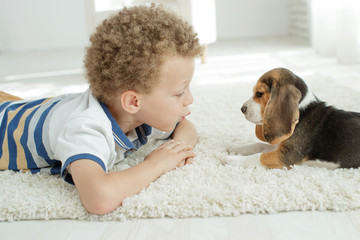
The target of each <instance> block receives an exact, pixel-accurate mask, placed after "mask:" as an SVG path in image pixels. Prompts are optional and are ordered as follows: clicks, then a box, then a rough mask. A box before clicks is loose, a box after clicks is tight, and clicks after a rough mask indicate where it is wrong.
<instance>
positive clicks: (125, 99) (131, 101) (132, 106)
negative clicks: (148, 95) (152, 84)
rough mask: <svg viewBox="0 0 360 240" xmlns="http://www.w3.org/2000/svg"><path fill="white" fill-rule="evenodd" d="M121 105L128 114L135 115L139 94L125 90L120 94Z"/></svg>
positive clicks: (138, 106)
mask: <svg viewBox="0 0 360 240" xmlns="http://www.w3.org/2000/svg"><path fill="white" fill-rule="evenodd" d="M121 105H122V107H123V109H124V110H125V111H127V112H129V113H137V112H138V111H139V109H140V101H139V94H138V93H137V92H135V91H133V90H127V91H125V92H123V93H122V94H121Z"/></svg>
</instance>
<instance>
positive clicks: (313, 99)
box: [299, 90, 319, 110]
mask: <svg viewBox="0 0 360 240" xmlns="http://www.w3.org/2000/svg"><path fill="white" fill-rule="evenodd" d="M317 101H319V100H318V98H317V97H316V96H315V95H314V94H313V92H312V91H310V90H308V91H307V92H306V95H305V97H304V98H303V99H302V100H301V102H300V103H299V109H300V110H302V109H305V108H306V107H307V106H308V105H309V104H310V103H312V102H317Z"/></svg>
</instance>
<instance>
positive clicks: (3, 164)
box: [0, 107, 22, 169]
mask: <svg viewBox="0 0 360 240" xmlns="http://www.w3.org/2000/svg"><path fill="white" fill-rule="evenodd" d="M21 109H22V107H19V108H17V109H16V110H15V111H9V112H8V121H7V125H6V131H5V135H4V142H3V145H2V152H3V155H2V156H1V159H0V169H8V168H9V147H8V126H9V123H10V122H11V120H12V119H13V118H14V117H15V116H16V114H17V113H18V112H19V111H20V110H21Z"/></svg>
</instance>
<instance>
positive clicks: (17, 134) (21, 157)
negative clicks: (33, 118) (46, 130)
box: [14, 103, 42, 170]
mask: <svg viewBox="0 0 360 240" xmlns="http://www.w3.org/2000/svg"><path fill="white" fill-rule="evenodd" d="M41 104H42V103H41ZM38 106H39V105H36V106H34V107H32V108H29V109H27V110H26V111H25V112H24V114H23V116H21V120H20V122H19V125H18V127H17V128H16V129H15V131H14V141H15V144H16V149H17V158H16V164H17V168H18V169H23V170H25V169H28V166H27V161H26V157H25V151H24V148H23V147H22V145H21V143H20V138H21V136H22V135H23V133H24V126H25V120H26V118H27V117H28V116H29V115H30V114H31V113H32V112H33V110H34V109H35V108H37V107H38Z"/></svg>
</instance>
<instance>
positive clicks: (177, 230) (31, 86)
mask: <svg viewBox="0 0 360 240" xmlns="http://www.w3.org/2000/svg"><path fill="white" fill-rule="evenodd" d="M82 58H83V50H82V49H68V50H62V51H51V52H41V53H39V52H32V53H19V54H11V55H8V54H4V55H0V90H4V91H7V92H10V93H13V94H15V95H19V96H22V97H25V98H36V97H43V96H52V95H58V94H61V93H65V92H77V91H81V90H83V89H85V88H86V87H87V84H86V81H85V80H84V76H83V71H82ZM275 65H278V66H282V65H286V66H287V67H289V68H291V69H292V70H294V71H301V72H302V73H303V74H306V73H308V72H309V71H316V72H317V73H318V74H322V75H323V76H324V77H327V78H329V81H330V82H331V83H332V84H338V85H341V86H345V87H348V88H351V89H353V90H357V91H359V92H360V65H359V64H357V65H342V64H339V63H338V62H337V61H336V59H335V58H331V57H321V56H318V55H317V54H316V53H315V52H314V50H313V49H311V48H310V47H309V46H307V45H305V44H301V43H296V42H294V41H291V40H289V39H266V40H264V39H262V40H251V41H250V40H247V41H231V42H218V43H216V44H213V45H210V46H209V53H208V59H207V63H206V64H204V65H200V64H197V69H198V70H197V71H201V69H204V68H212V67H222V68H223V69H224V71H223V72H222V74H221V75H219V81H220V80H221V81H239V80H240V81H241V80H253V81H255V80H256V79H250V76H251V77H252V76H253V75H254V73H257V72H259V71H263V72H265V71H267V70H269V69H270V68H272V67H273V66H275ZM229 71H238V72H241V73H242V76H243V77H242V79H232V78H231V77H229ZM202 80H203V78H202ZM194 81H200V80H196V79H194ZM198 83H200V84H204V83H203V82H198ZM210 84H211V83H210ZM349 97H351V96H349ZM0 239H2V240H7V239H9V240H10V239H11V240H14V239H52V240H55V239H87V240H92V239H196V240H198V239H206V240H210V239H276V240H280V239H284V240H289V239H307V240H309V239H316V240H319V239H327V240H332V239H334V240H335V239H341V240H346V239H354V240H355V239H360V210H354V211H348V212H329V211H327V212H286V213H278V214H258V215H254V214H244V215H241V216H238V217H213V218H188V219H171V218H163V219H140V220H134V221H128V222H85V221H72V220H49V221H44V220H32V221H18V222H1V223H0Z"/></svg>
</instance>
